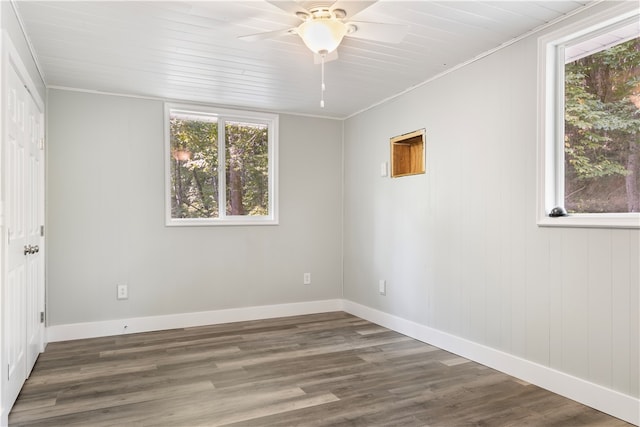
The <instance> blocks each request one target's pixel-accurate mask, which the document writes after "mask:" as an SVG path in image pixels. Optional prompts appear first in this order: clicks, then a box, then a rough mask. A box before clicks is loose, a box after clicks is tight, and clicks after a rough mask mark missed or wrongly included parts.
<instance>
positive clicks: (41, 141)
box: [38, 138, 44, 150]
mask: <svg viewBox="0 0 640 427" xmlns="http://www.w3.org/2000/svg"><path fill="white" fill-rule="evenodd" d="M38 148H39V149H40V150H44V138H40V141H38Z"/></svg>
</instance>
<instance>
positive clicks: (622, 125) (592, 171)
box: [564, 38, 640, 212]
mask: <svg viewBox="0 0 640 427" xmlns="http://www.w3.org/2000/svg"><path fill="white" fill-rule="evenodd" d="M639 46H640V42H639V39H637V38H636V39H632V40H629V41H627V42H625V43H621V44H619V45H617V46H614V47H611V48H608V49H605V50H603V51H601V52H598V53H595V54H592V55H589V56H586V57H584V58H581V59H578V60H576V61H574V62H571V63H568V64H566V66H565V141H564V143H565V174H566V180H565V187H566V190H567V191H566V193H567V195H568V197H567V200H566V203H567V209H569V210H570V211H571V210H573V211H581V212H597V211H612V210H613V211H618V212H626V211H627V209H626V206H622V207H621V206H615V207H614V206H606V205H611V200H609V199H607V200H605V201H604V202H601V203H599V205H598V202H591V203H589V202H587V200H591V199H594V198H598V197H600V198H602V197H605V198H607V197H608V194H604V195H600V196H598V195H597V194H594V193H595V192H597V191H600V192H605V193H614V192H615V191H616V190H617V189H616V188H612V187H611V186H623V187H624V186H625V182H626V181H625V179H627V178H626V177H629V176H630V175H633V177H634V179H635V177H637V176H638V174H639V171H638V170H637V165H636V162H635V161H630V156H635V155H636V154H637V151H638V150H637V145H638V143H639V141H638V137H639V135H640V112H639V110H638V107H637V106H636V103H634V101H636V102H637V99H638V98H637V97H638V95H639V89H640V49H639ZM631 160H633V159H631ZM615 176H618V177H619V178H617V179H615ZM603 177H614V179H609V180H607V182H610V183H611V184H610V186H609V187H608V188H603V187H602V185H601V183H600V184H598V182H597V181H598V179H600V178H603ZM632 184H633V183H632ZM626 187H627V193H629V191H631V192H632V193H634V194H627V199H629V200H635V199H637V198H638V193H639V192H640V190H639V189H638V188H637V185H626ZM626 204H628V203H626ZM590 205H592V206H590ZM595 205H598V206H595Z"/></svg>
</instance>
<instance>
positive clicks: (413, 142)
mask: <svg viewBox="0 0 640 427" xmlns="http://www.w3.org/2000/svg"><path fill="white" fill-rule="evenodd" d="M390 143H391V177H392V178H398V177H401V176H409V175H417V174H423V173H425V172H426V171H425V130H424V129H420V130H416V131H414V132H409V133H405V134H404V135H399V136H394V137H393V138H391V139H390Z"/></svg>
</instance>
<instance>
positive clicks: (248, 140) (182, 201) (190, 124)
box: [169, 115, 269, 218]
mask: <svg viewBox="0 0 640 427" xmlns="http://www.w3.org/2000/svg"><path fill="white" fill-rule="evenodd" d="M169 126H170V145H171V154H172V158H173V160H172V161H171V168H170V172H171V213H172V217H173V218H216V217H218V216H219V212H220V211H219V209H221V208H220V207H219V206H218V204H219V200H220V197H219V196H220V194H219V189H220V188H221V186H220V184H221V183H220V182H219V167H220V166H219V153H218V122H217V121H215V120H212V119H211V118H209V117H205V116H202V117H198V116H195V115H193V116H180V115H175V116H172V117H171V119H170V123H169ZM267 134H268V129H267V126H266V125H255V124H251V123H235V122H227V123H226V125H225V137H226V138H225V139H226V141H225V157H226V162H225V165H224V168H225V169H224V174H223V179H224V180H225V181H224V187H222V191H226V199H227V206H226V207H225V212H226V213H227V214H234V215H267V214H268V206H269V203H268V202H269V199H268V198H269V191H268V189H269V179H268V174H269V171H268V167H269V165H268V135H267Z"/></svg>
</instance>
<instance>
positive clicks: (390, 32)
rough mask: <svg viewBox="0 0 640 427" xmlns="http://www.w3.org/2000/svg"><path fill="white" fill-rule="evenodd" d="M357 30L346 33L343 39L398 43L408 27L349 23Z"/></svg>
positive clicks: (357, 22)
mask: <svg viewBox="0 0 640 427" xmlns="http://www.w3.org/2000/svg"><path fill="white" fill-rule="evenodd" d="M347 24H348V25H354V26H355V27H356V28H357V30H356V31H354V32H352V33H347V35H346V36H345V37H352V38H355V39H363V40H373V41H377V42H385V43H400V42H401V41H402V39H404V37H405V36H406V35H407V33H408V32H409V26H408V25H404V24H382V23H380V22H360V21H349V22H347Z"/></svg>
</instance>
